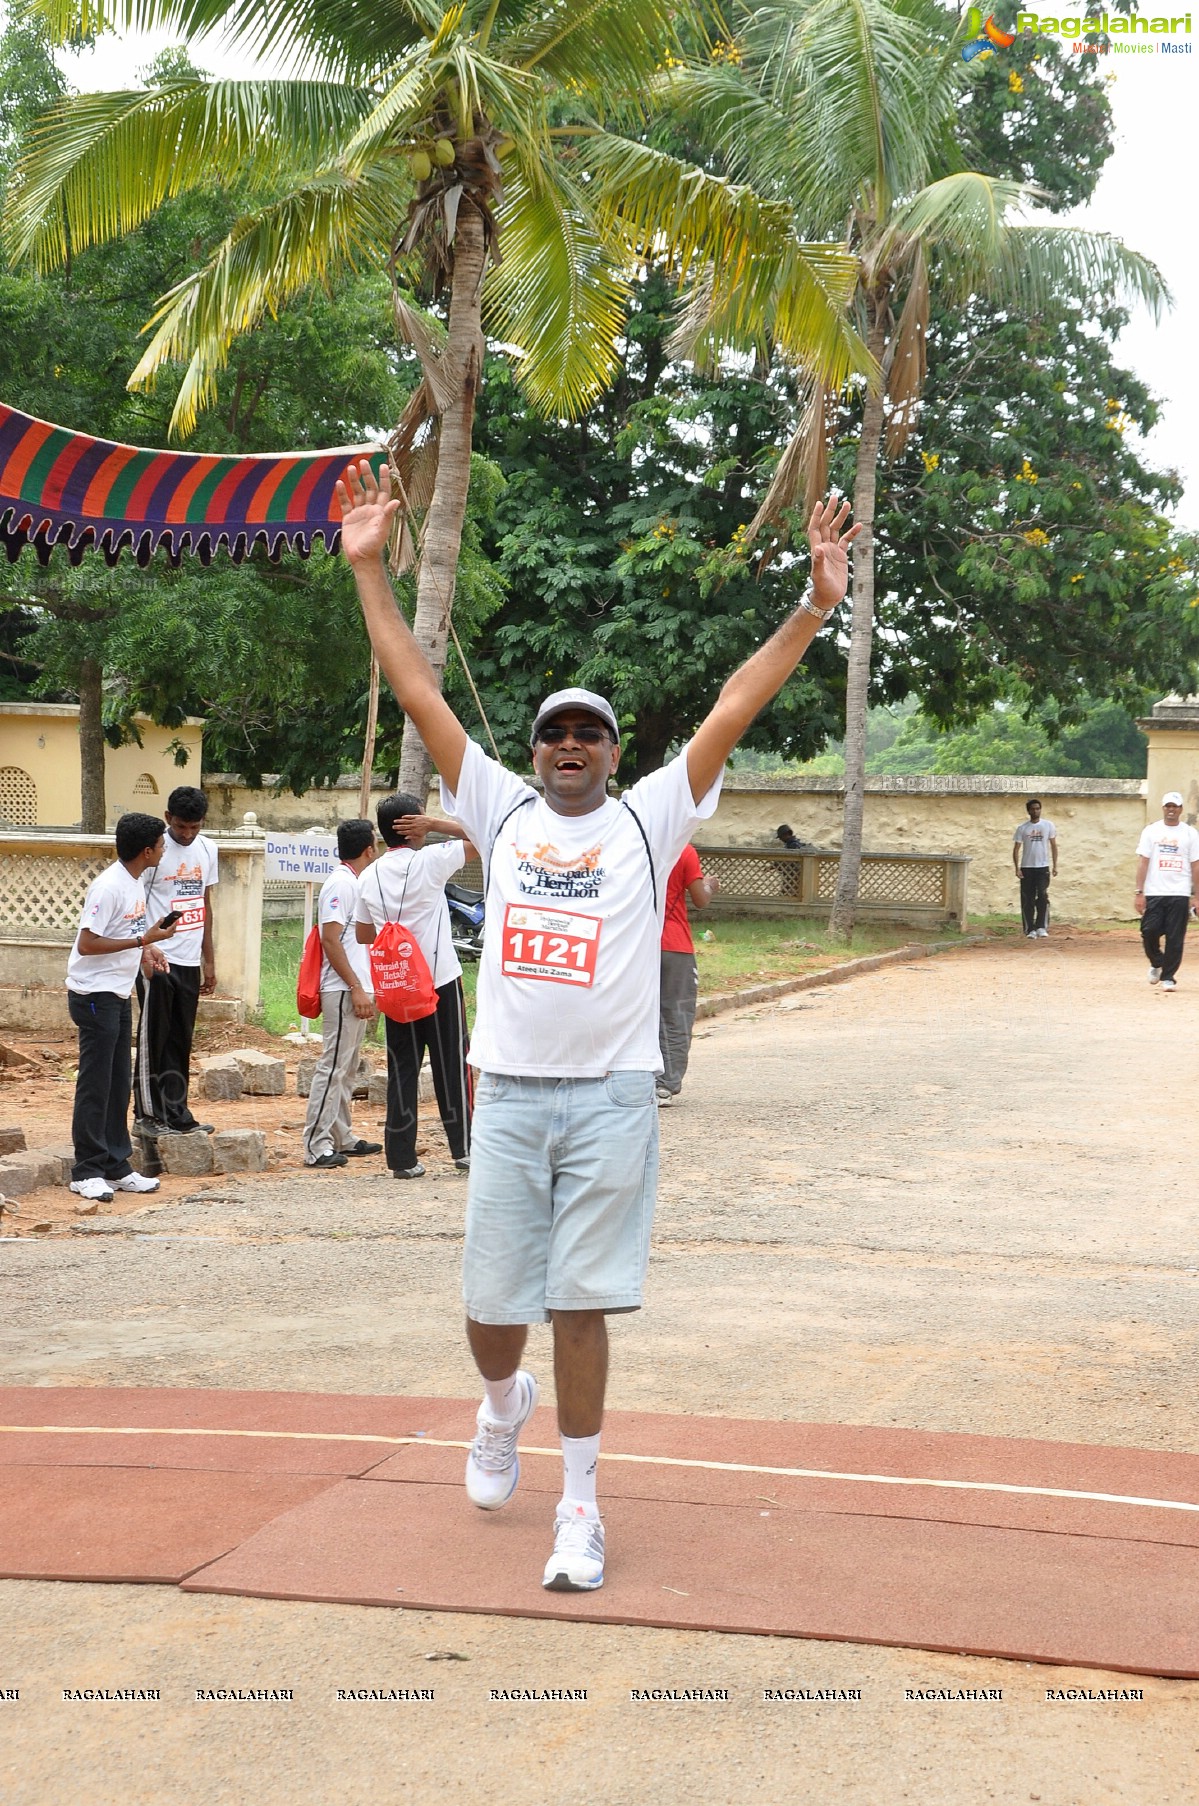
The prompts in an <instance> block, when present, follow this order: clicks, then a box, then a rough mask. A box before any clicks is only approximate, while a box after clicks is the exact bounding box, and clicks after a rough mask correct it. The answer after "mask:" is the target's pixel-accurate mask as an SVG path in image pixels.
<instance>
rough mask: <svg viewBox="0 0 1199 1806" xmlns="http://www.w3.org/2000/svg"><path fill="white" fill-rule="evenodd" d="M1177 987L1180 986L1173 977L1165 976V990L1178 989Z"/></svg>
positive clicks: (1163, 984) (1163, 981)
mask: <svg viewBox="0 0 1199 1806" xmlns="http://www.w3.org/2000/svg"><path fill="white" fill-rule="evenodd" d="M1177 989H1178V986H1177V985H1176V984H1175V982H1174V980H1173V979H1172V978H1163V979H1162V990H1163V991H1176V990H1177Z"/></svg>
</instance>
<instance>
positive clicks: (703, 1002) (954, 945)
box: [695, 934, 991, 1022]
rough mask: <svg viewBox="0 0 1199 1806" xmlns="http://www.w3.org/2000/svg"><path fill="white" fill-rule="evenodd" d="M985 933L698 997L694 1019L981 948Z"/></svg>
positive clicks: (986, 937) (917, 945)
mask: <svg viewBox="0 0 1199 1806" xmlns="http://www.w3.org/2000/svg"><path fill="white" fill-rule="evenodd" d="M990 939H991V937H990V935H989V934H969V935H966V936H965V938H964V939H962V940H960V941H917V942H915V943H914V944H913V945H912V946H910V947H893V948H892V949H891V951H890V953H873V954H870V955H869V956H868V957H867V958H865V959H847V960H846V961H845V963H844V965H840V966H830V967H828V969H827V970H826V971H824V972H805V973H804V974H803V976H802V977H801V978H778V979H775V980H774V981H773V982H772V983H771V984H768V985H750V986H749V987H748V989H746V990H744V991H728V992H723V993H722V994H721V995H720V996H718V997H701V998H700V1000H699V1003H698V1004H697V1005H696V1010H695V1020H696V1021H697V1022H700V1021H703V1020H704V1019H705V1018H706V1017H708V1016H723V1015H724V1014H725V1013H726V1012H727V1011H728V1010H742V1009H747V1008H749V1007H750V1006H751V1005H752V1004H755V1003H773V1002H774V1000H775V998H777V997H787V996H789V995H790V993H791V992H792V991H815V990H817V989H818V988H819V987H821V986H823V985H839V984H844V983H845V981H846V979H849V978H856V977H857V976H858V975H859V973H863V972H877V971H878V969H879V968H880V966H897V965H900V964H902V963H903V962H904V961H905V960H911V959H925V958H927V957H928V956H930V955H931V954H934V953H957V952H958V951H959V950H960V949H961V948H963V947H981V946H983V945H984V943H986V942H988V941H990Z"/></svg>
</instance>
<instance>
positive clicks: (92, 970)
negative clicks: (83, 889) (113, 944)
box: [67, 859, 146, 997]
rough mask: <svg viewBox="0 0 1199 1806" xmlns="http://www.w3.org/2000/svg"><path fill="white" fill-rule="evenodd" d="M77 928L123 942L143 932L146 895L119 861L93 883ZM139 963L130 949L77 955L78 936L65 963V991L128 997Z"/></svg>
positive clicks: (138, 955)
mask: <svg viewBox="0 0 1199 1806" xmlns="http://www.w3.org/2000/svg"><path fill="white" fill-rule="evenodd" d="M79 927H80V929H84V928H90V929H91V931H92V933H93V934H102V935H104V936H105V938H106V939H109V940H114V941H124V940H128V939H130V938H131V937H132V936H133V935H136V934H145V932H146V893H145V891H144V890H143V889H142V886H141V880H140V879H138V878H131V877H130V876H129V873H128V872H127V871H126V870H125V867H124V866H123V865H122V864H121V862H120V860H119V859H118V860H117V862H116V864H115V865H110V866H109V867H108V869H107V870H106V871H103V872H101V873H100V876H99V877H98V878H96V879H94V880H93V882H92V886H91V889H90V890H89V891H88V893H87V896H86V897H85V898H84V902H83V914H82V915H81V916H80V918H79ZM141 963H142V950H141V948H140V947H129V948H126V949H125V950H124V951H123V952H121V953H80V951H79V935H78V934H76V936H75V945H74V946H73V947H72V948H71V955H70V958H69V959H68V960H67V990H68V991H78V992H79V994H80V995H81V996H83V997H90V996H91V995H92V994H93V993H94V992H96V991H113V992H115V994H116V995H117V996H118V997H128V995H129V993H130V992H131V991H132V989H133V987H134V984H135V983H136V981H137V969H138V967H139V966H140V965H141Z"/></svg>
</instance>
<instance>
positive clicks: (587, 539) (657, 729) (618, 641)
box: [455, 272, 844, 773]
mask: <svg viewBox="0 0 1199 1806" xmlns="http://www.w3.org/2000/svg"><path fill="white" fill-rule="evenodd" d="M673 321H674V310H673V298H672V290H671V285H670V284H669V283H668V282H667V280H666V279H665V277H664V276H663V275H662V274H661V273H660V272H658V273H652V274H650V275H648V276H647V277H646V278H644V279H643V280H642V281H641V282H640V283H639V284H638V286H637V289H636V291H635V293H634V296H633V299H632V306H631V313H630V319H629V326H628V330H627V334H626V340H625V346H624V355H623V358H622V361H621V364H620V366H619V368H618V370H617V372H616V375H615V378H614V380H613V381H612V382H611V383H610V384H609V386H608V387H607V388H606V389H605V391H604V393H603V394H602V395H601V396H600V398H599V400H598V401H597V403H596V404H595V406H594V407H592V408H591V409H590V410H589V411H588V413H587V415H586V417H585V418H584V419H583V420H581V421H579V422H575V423H572V422H566V421H558V422H546V421H542V420H540V419H538V418H537V416H536V415H535V414H534V413H533V411H532V410H531V408H530V407H529V405H528V403H527V401H526V400H525V399H524V397H523V396H522V394H521V392H520V390H519V388H518V386H517V385H516V383H515V382H514V381H513V379H512V376H511V374H510V373H509V372H508V371H507V370H506V368H505V366H504V365H503V364H502V363H499V362H498V360H497V361H496V362H495V364H494V365H492V366H489V376H488V382H487V385H486V387H485V389H484V391H483V394H482V397H481V401H480V409H479V417H478V428H477V430H478V440H479V444H480V445H481V446H482V447H483V449H484V450H485V451H486V452H487V453H488V455H489V456H490V457H491V458H492V459H494V461H495V462H496V464H497V465H498V466H499V468H500V469H501V470H502V471H503V473H504V478H505V484H506V487H505V490H504V493H503V494H502V496H501V497H500V499H499V501H498V503H497V506H496V509H495V513H494V517H493V519H492V521H491V523H490V531H489V536H488V544H489V546H490V547H491V548H492V550H493V553H494V556H495V560H496V566H497V569H498V571H499V573H500V575H501V577H502V580H503V582H504V585H505V588H506V591H507V598H506V601H505V603H504V607H503V609H502V610H501V611H500V612H499V613H497V614H496V615H495V616H494V617H493V619H492V621H491V622H490V624H489V625H488V627H487V628H486V630H485V631H484V633H483V636H482V638H481V640H480V641H479V642H478V643H477V644H476V646H475V649H474V651H473V653H472V657H471V663H472V669H473V671H474V675H475V677H476V679H477V681H478V682H479V684H480V686H481V688H482V691H483V697H484V703H485V706H486V708H487V712H488V716H489V718H490V719H491V721H492V725H493V727H494V728H495V731H496V734H497V738H498V740H499V744H500V746H501V749H502V750H503V751H504V753H505V756H508V757H512V758H518V757H523V756H525V755H526V754H527V747H528V726H529V722H530V720H531V718H532V715H533V713H534V711H535V707H536V704H537V702H538V701H539V700H540V697H541V696H542V695H543V694H544V693H545V691H546V690H547V689H552V688H553V687H554V685H555V683H557V682H559V681H567V680H568V677H571V676H577V677H578V679H579V681H580V682H582V683H585V684H588V685H589V686H591V687H592V688H595V689H597V690H600V691H602V692H603V693H604V694H606V695H609V696H611V697H612V699H613V702H614V704H615V706H616V708H617V710H618V712H619V714H620V717H621V720H622V725H623V727H624V729H625V735H624V754H623V758H622V766H621V769H622V771H626V770H627V771H629V772H632V773H640V772H643V771H647V770H653V769H654V768H656V767H657V766H658V765H660V764H661V763H662V761H663V759H664V758H665V757H666V754H667V752H668V750H669V748H670V747H671V746H672V745H673V744H677V743H678V742H679V741H680V740H682V739H684V738H686V737H687V736H688V735H689V734H690V733H691V732H692V731H693V729H694V728H695V727H696V725H697V724H698V722H699V721H700V720H701V719H702V717H703V715H704V714H705V712H706V711H707V709H708V708H709V707H710V705H711V703H712V701H713V700H714V698H715V695H716V692H717V690H718V689H719V687H720V685H721V683H722V682H723V680H724V678H725V677H726V676H727V675H728V672H729V669H730V667H731V666H732V665H734V664H736V663H737V661H738V660H739V659H741V658H743V657H747V656H748V655H749V653H750V652H752V651H753V650H754V648H755V647H756V646H757V645H758V644H759V643H760V642H761V640H762V638H763V637H764V635H765V634H767V633H768V632H769V631H771V630H772V629H773V627H774V626H775V625H776V624H777V623H778V622H780V621H781V620H782V619H783V618H785V616H786V615H787V614H788V613H789V612H790V611H791V609H792V608H793V607H794V605H795V602H796V599H797V596H798V593H799V584H798V581H797V573H796V570H795V568H794V567H793V566H791V565H789V564H788V563H787V562H785V561H780V562H779V563H778V564H776V565H774V566H772V567H771V568H770V569H768V570H767V571H766V572H765V573H764V574H763V575H762V576H761V578H760V579H759V578H757V577H755V575H754V573H753V572H751V571H750V570H749V569H748V568H747V566H746V565H745V563H744V562H743V561H740V560H737V559H734V560H732V561H727V560H725V559H723V558H721V557H720V556H719V548H721V547H723V546H725V545H726V544H727V543H728V541H729V540H730V539H733V540H735V539H736V538H737V536H738V535H739V534H742V533H744V531H745V527H746V525H747V523H748V521H749V519H750V517H751V516H752V514H753V512H754V509H755V507H756V506H757V502H758V501H759V499H760V497H761V493H762V482H763V478H762V471H763V467H764V465H766V464H767V463H768V460H769V456H770V452H771V449H772V447H773V446H774V445H775V444H776V443H777V441H778V439H779V438H780V437H781V436H785V434H786V432H787V430H788V428H787V422H788V420H789V418H790V413H791V403H790V401H789V398H788V395H787V393H786V385H785V384H779V383H776V382H773V381H770V382H768V381H766V380H763V379H760V378H759V377H757V376H755V375H753V374H752V373H749V374H736V375H727V376H723V377H711V378H709V377H707V376H704V375H702V374H701V373H697V372H696V371H694V370H692V369H689V368H687V367H686V366H683V365H680V364H677V363H672V362H671V361H670V360H669V358H668V356H667V351H666V345H667V340H668V338H669V335H670V332H671V330H672V327H673ZM843 671H844V664H843V660H842V658H841V656H840V654H839V652H838V650H837V648H836V645H835V643H834V642H832V641H831V640H825V641H823V642H821V643H820V644H818V645H816V646H814V647H813V648H812V652H811V654H810V655H809V659H808V661H807V662H806V663H805V664H804V665H803V666H801V667H800V669H799V671H798V672H797V673H796V675H795V677H794V678H793V679H792V680H791V681H790V682H789V683H788V685H787V686H786V687H785V688H784V690H783V692H782V693H781V695H780V696H779V697H778V698H777V699H776V700H775V702H774V703H772V705H771V706H770V708H768V709H767V710H765V711H764V712H763V714H762V715H761V717H759V719H758V721H756V722H755V723H754V726H753V728H752V729H751V730H750V733H749V734H748V735H747V739H746V743H747V745H750V746H760V747H771V748H778V749H780V750H783V751H785V752H787V753H788V754H789V755H790V756H792V757H803V756H804V755H805V754H807V753H809V752H811V751H813V750H814V749H815V748H816V747H817V746H819V745H820V744H821V742H822V741H823V739H824V737H825V735H826V734H827V733H828V732H830V731H831V730H832V729H833V728H834V727H835V726H836V724H837V722H838V720H839V716H840V707H841V696H842V689H843ZM455 700H458V695H457V693H456V694H455ZM466 700H467V699H465V698H463V701H464V702H466Z"/></svg>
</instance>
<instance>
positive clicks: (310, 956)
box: [296, 922, 324, 1022]
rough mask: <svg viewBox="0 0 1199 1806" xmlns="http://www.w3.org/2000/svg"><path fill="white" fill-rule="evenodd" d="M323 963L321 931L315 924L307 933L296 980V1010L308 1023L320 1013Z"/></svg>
mask: <svg viewBox="0 0 1199 1806" xmlns="http://www.w3.org/2000/svg"><path fill="white" fill-rule="evenodd" d="M323 961H324V948H323V947H322V946H321V931H320V929H319V928H318V927H317V925H316V923H315V922H314V923H313V924H312V927H311V928H310V929H309V931H308V939H307V940H306V941H305V942H304V954H303V957H302V958H301V960H300V974H299V977H298V978H297V979H296V1009H297V1010H298V1011H299V1013H300V1015H301V1016H304V1017H306V1018H307V1020H308V1021H309V1022H313V1021H315V1019H316V1018H317V1017H318V1016H319V1015H320V1013H321V966H322V964H323Z"/></svg>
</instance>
